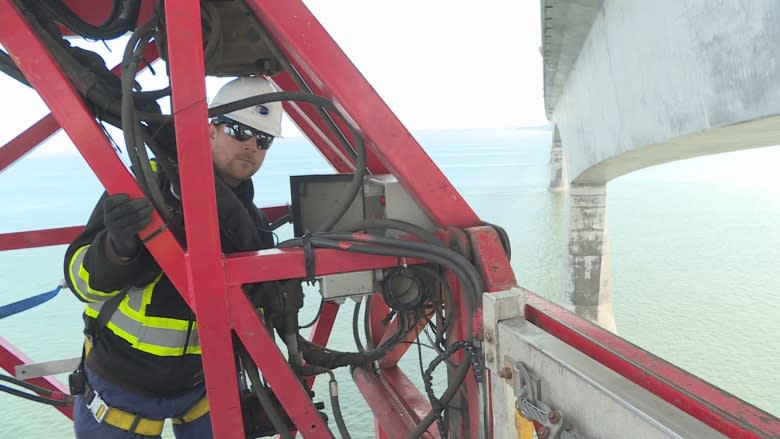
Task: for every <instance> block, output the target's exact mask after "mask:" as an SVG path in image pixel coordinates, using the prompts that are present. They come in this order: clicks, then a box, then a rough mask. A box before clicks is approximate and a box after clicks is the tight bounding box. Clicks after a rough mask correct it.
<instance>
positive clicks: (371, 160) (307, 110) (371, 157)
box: [274, 72, 389, 174]
mask: <svg viewBox="0 0 780 439" xmlns="http://www.w3.org/2000/svg"><path fill="white" fill-rule="evenodd" d="M298 73H299V74H301V76H302V79H303V81H304V82H305V83H306V84H307V86H308V87H309V88H310V89H311V93H313V94H316V95H319V96H322V95H323V91H322V88H321V87H318V86H317V85H316V80H315V79H313V78H310V77H307V75H306V72H298ZM277 76H279V82H277V84H278V85H279V86H281V87H283V89H284V90H287V88H288V87H289V88H290V91H302V90H300V87H298V85H297V84H296V83H295V82H293V80H292V78H291V77H290V75H289V74H286V73H285V74H282V75H277ZM274 79H276V78H274ZM286 104H288V105H290V107H297V108H295V111H293V112H292V114H293V115H295V116H301V113H304V115H303V116H304V117H303V119H304V120H306V122H307V124H309V125H311V124H315V125H316V126H312V128H316V130H317V131H319V132H320V133H327V138H328V140H329V141H330V142H332V144H333V145H334V146H335V148H338V151H340V152H342V153H343V152H344V149H343V146H342V144H341V142H339V141H338V139H337V137H336V135H335V134H333V133H332V131H331V129H330V128H329V127H328V125H326V123H325V120H324V119H323V118H322V117H321V116H320V114H319V112H318V111H317V110H316V109H315V107H314V106H312V105H311V104H305V103H304V104H299V103H294V102H286ZM328 114H330V115H331V116H332V121H333V123H334V124H335V126H336V128H337V129H338V130H339V131H340V132H341V133H343V134H344V136H345V137H346V139H347V140H348V141H349V142H350V144H351V145H352V146H353V147H354V148H357V144H356V140H355V139H354V138H353V137H352V132H351V131H350V129H349V125H347V122H346V121H345V120H344V119H343V118H341V117H339V116H338V115H337V114H333V111H332V110H329V111H328ZM295 116H293V119H294V120H295V121H296V123H298V124H299V125H300V121H299V120H298V119H297V118H296V117H295ZM304 131H305V132H306V133H307V135H308V131H306V130H304ZM310 139H311V140H312V141H314V142H315V145H317V146H318V147H320V145H319V143H317V141H318V140H321V139H322V136H321V135H318V136H315V137H310ZM320 150H321V151H322V148H320ZM323 152H324V151H323ZM348 161H349V163H350V166H351V168H352V169H353V170H354V168H355V166H354V160H352V159H348ZM366 168H368V170H370V171H371V173H372V174H387V173H388V172H389V171H388V170H387V168H386V167H385V165H383V164H382V162H381V161H380V160H379V158H378V157H377V156H376V154H374V152H373V151H372V150H371V149H369V148H366Z"/></svg>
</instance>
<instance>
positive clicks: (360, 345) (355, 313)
mask: <svg viewBox="0 0 780 439" xmlns="http://www.w3.org/2000/svg"><path fill="white" fill-rule="evenodd" d="M360 303H361V302H355V310H354V311H353V312H352V337H354V338H355V346H356V347H357V350H358V352H365V351H366V348H365V347H364V346H363V342H362V341H361V340H360V331H358V320H359V319H358V316H359V315H360Z"/></svg>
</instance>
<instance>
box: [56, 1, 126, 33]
mask: <svg viewBox="0 0 780 439" xmlns="http://www.w3.org/2000/svg"><path fill="white" fill-rule="evenodd" d="M41 4H43V6H44V7H45V8H46V9H47V10H48V12H49V13H50V14H51V15H52V16H53V17H54V18H56V19H57V21H59V22H60V23H62V24H63V25H64V26H65V27H67V28H68V29H70V30H72V31H73V32H75V33H77V34H79V35H81V36H82V37H85V38H91V39H94V40H110V39H112V38H116V37H119V36H121V35H123V34H124V33H126V32H127V31H129V30H131V29H133V28H134V27H135V23H136V21H138V14H139V12H140V10H141V0H115V1H114V3H113V7H112V10H111V13H110V15H109V16H108V18H107V19H106V20H105V21H104V22H103V23H101V24H99V25H97V26H95V25H93V24H90V23H87V22H86V21H84V20H82V19H81V17H79V16H78V15H76V14H75V13H74V12H73V11H72V10H71V9H70V8H69V7H68V6H67V5H66V4H65V3H63V2H62V1H60V0H44V1H42V2H41Z"/></svg>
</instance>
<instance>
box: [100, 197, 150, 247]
mask: <svg viewBox="0 0 780 439" xmlns="http://www.w3.org/2000/svg"><path fill="white" fill-rule="evenodd" d="M151 221H152V206H151V205H150V204H149V201H148V200H147V199H146V198H136V199H134V200H131V199H130V197H129V196H128V195H127V194H116V195H109V196H108V197H106V199H105V200H104V202H103V222H104V223H105V225H106V229H107V230H108V237H109V238H110V239H111V246H112V247H113V248H114V251H115V252H116V254H117V255H118V256H121V257H123V258H132V257H133V256H135V255H136V253H138V249H140V248H141V239H140V238H139V237H138V235H137V233H138V232H139V231H141V230H142V229H143V228H144V227H146V226H148V225H149V223H150V222H151Z"/></svg>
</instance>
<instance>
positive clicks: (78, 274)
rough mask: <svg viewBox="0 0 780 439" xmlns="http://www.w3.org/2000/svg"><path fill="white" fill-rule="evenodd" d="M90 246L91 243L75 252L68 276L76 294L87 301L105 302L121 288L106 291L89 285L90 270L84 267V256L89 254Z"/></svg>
mask: <svg viewBox="0 0 780 439" xmlns="http://www.w3.org/2000/svg"><path fill="white" fill-rule="evenodd" d="M89 247H90V244H87V245H85V246H83V247H80V248H79V249H78V250H76V252H75V253H73V257H72V258H71V259H70V264H69V265H68V276H69V277H70V283H71V285H73V288H74V290H75V292H76V294H78V295H79V296H81V297H82V298H83V299H84V300H86V301H87V302H104V301H106V300H108V299H110V298H112V297H114V296H116V295H117V294H119V292H120V291H121V290H116V291H110V292H106V291H100V290H96V289H94V288H92V287H90V286H89V271H87V269H86V268H84V257H85V256H86V255H87V249H88V248H89Z"/></svg>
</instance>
